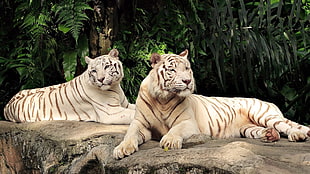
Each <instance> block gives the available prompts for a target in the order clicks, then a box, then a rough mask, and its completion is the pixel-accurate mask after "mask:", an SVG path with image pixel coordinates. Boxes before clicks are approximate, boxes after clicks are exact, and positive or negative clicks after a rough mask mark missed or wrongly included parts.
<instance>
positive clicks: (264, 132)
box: [240, 124, 280, 142]
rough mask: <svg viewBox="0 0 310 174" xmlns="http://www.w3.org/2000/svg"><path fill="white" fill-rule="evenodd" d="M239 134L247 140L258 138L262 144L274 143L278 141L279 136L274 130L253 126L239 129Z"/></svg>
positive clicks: (248, 125)
mask: <svg viewBox="0 0 310 174" xmlns="http://www.w3.org/2000/svg"><path fill="white" fill-rule="evenodd" d="M240 134H241V136H243V137H247V138H260V139H261V140H262V141H264V142H274V141H277V140H279V139H280V134H279V132H278V131H277V130H276V129H274V128H265V127H260V126H257V125H255V124H247V125H244V126H243V127H241V129H240Z"/></svg>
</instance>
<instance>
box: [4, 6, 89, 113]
mask: <svg viewBox="0 0 310 174" xmlns="http://www.w3.org/2000/svg"><path fill="white" fill-rule="evenodd" d="M2 5H3V7H5V8H4V9H1V10H0V11H1V13H2V14H1V17H0V19H1V21H4V22H3V23H4V24H3V25H1V27H0V52H1V57H0V67H1V69H0V82H1V83H0V87H1V90H0V98H1V103H0V105H1V107H0V108H3V106H4V104H5V103H6V102H7V101H8V100H9V99H10V97H12V95H14V94H15V93H16V92H17V91H19V90H21V89H28V88H36V87H43V86H48V85H52V84H57V83H61V82H64V81H65V80H71V79H72V78H73V77H74V76H75V75H76V74H75V73H76V71H77V70H76V69H77V67H78V66H77V64H78V63H79V64H82V65H85V61H84V57H85V56H86V55H88V54H89V53H88V52H89V49H88V40H87V37H86V35H85V34H82V33H81V32H82V31H83V30H82V29H83V28H84V25H85V22H87V20H88V17H87V16H86V14H85V10H92V9H91V8H90V7H89V5H88V4H87V2H86V1H85V0H65V1H58V0H47V1H40V0H29V1H22V0H16V1H14V2H9V1H4V2H2ZM14 84H17V85H14ZM12 85H13V87H12Z"/></svg>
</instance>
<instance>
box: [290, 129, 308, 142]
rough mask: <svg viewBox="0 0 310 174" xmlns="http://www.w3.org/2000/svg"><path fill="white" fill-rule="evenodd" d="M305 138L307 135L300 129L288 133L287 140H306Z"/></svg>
mask: <svg viewBox="0 0 310 174" xmlns="http://www.w3.org/2000/svg"><path fill="white" fill-rule="evenodd" d="M307 138H308V136H307V135H306V134H304V133H303V132H301V131H294V132H292V133H290V134H289V135H288V140H289V141H293V142H296V141H306V139H307Z"/></svg>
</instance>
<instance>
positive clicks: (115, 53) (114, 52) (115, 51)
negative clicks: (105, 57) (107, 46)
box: [109, 48, 118, 59]
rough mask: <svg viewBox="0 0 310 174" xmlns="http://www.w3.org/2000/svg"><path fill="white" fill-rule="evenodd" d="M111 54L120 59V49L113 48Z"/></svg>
mask: <svg viewBox="0 0 310 174" xmlns="http://www.w3.org/2000/svg"><path fill="white" fill-rule="evenodd" d="M109 56H111V57H114V58H117V59H118V50H117V49H115V48H113V49H112V50H111V51H110V52H109Z"/></svg>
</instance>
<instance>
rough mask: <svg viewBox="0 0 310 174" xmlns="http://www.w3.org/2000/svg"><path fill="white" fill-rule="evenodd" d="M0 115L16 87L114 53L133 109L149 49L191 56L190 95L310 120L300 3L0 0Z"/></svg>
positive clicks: (305, 25) (309, 59)
mask: <svg viewBox="0 0 310 174" xmlns="http://www.w3.org/2000/svg"><path fill="white" fill-rule="evenodd" d="M0 8H1V9H0V19H1V23H0V25H1V26H0V53H1V54H0V109H1V114H0V119H3V115H2V114H3V107H4V106H5V104H6V103H7V102H8V100H9V99H10V98H11V97H12V96H13V95H14V94H15V93H17V92H18V91H19V90H22V89H28V88H36V87H43V86H48V85H52V84H58V83H62V82H65V81H68V80H70V79H72V78H74V77H75V76H77V75H79V74H81V73H82V72H83V71H84V70H85V62H84V56H85V55H88V56H91V57H95V56H98V55H101V54H106V53H107V52H108V51H109V49H111V48H117V49H118V50H119V52H120V59H121V61H122V62H123V64H124V72H125V77H124V80H123V82H122V86H123V89H124V90H125V93H126V95H127V97H128V98H129V99H130V101H131V102H133V103H134V101H135V97H136V95H137V93H138V89H139V85H140V83H141V81H142V79H143V78H144V77H145V76H146V75H147V73H148V71H149V69H150V66H149V56H150V54H151V53H152V52H158V53H161V54H162V53H180V52H182V51H183V50H185V49H188V50H189V52H190V55H189V57H190V61H191V62H192V68H193V70H194V74H195V78H196V84H197V90H196V93H198V94H203V95H206V96H242V97H255V98H259V99H263V100H266V101H270V102H273V103H275V104H277V105H278V106H279V107H280V109H281V110H282V111H283V112H284V114H285V116H286V117H288V118H290V119H292V120H295V121H297V122H299V123H303V124H310V112H309V106H310V98H309V97H310V94H309V91H310V73H309V72H310V70H309V69H310V66H309V65H310V49H309V48H310V36H309V33H310V31H309V30H310V26H309V20H310V2H309V1H308V0H295V1H294V0H270V1H269V0H267V1H265V0H254V1H249V0H181V1H180V0H118V1H115V0H14V1H12V0H2V1H1V2H0Z"/></svg>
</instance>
